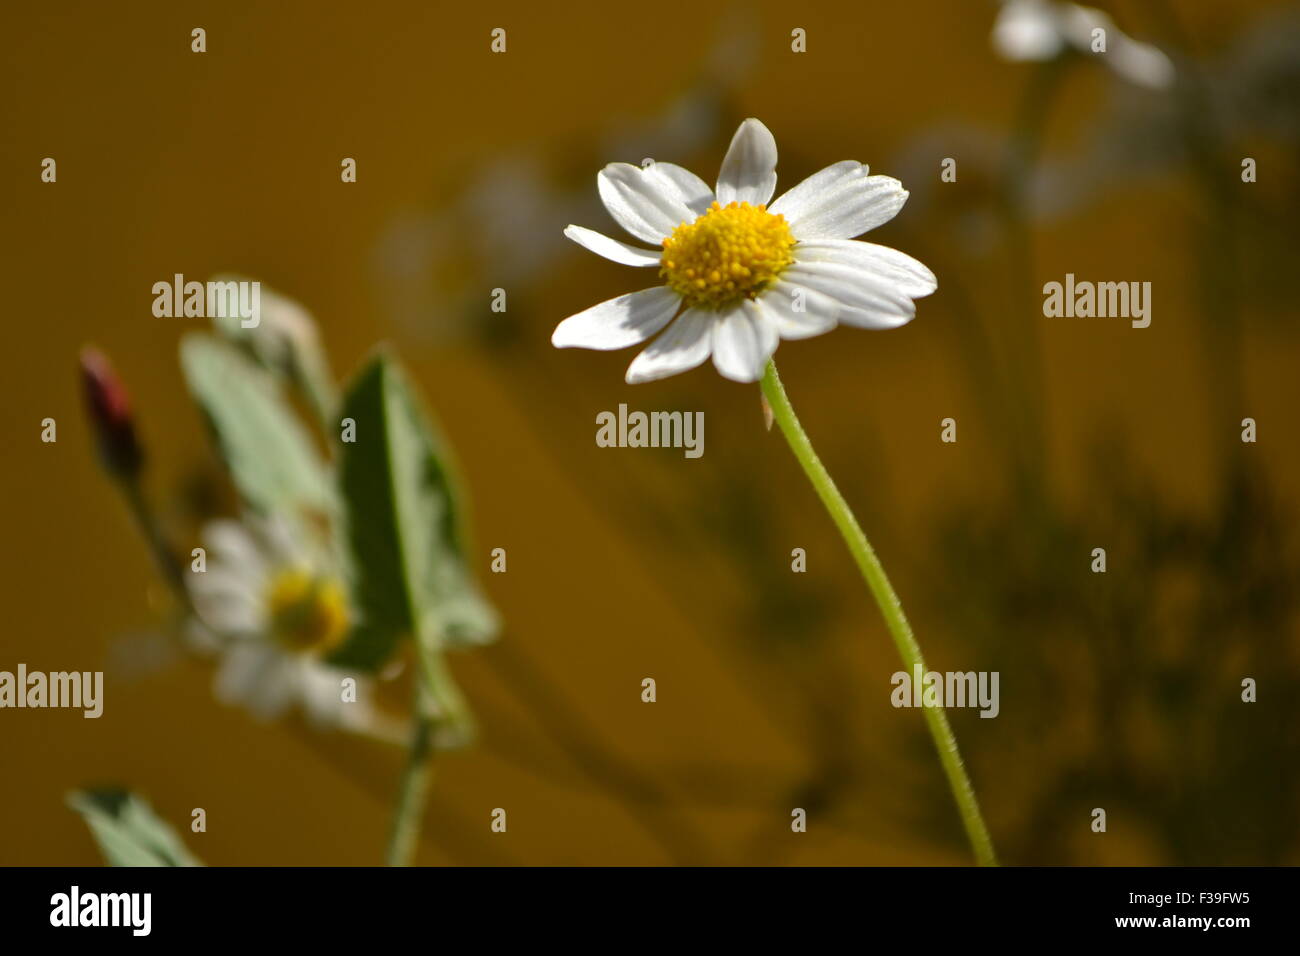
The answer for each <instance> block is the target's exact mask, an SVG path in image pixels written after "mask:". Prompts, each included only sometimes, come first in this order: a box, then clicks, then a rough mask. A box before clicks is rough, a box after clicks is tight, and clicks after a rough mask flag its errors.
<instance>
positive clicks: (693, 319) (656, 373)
mask: <svg viewBox="0 0 1300 956" xmlns="http://www.w3.org/2000/svg"><path fill="white" fill-rule="evenodd" d="M716 318H717V316H716V315H715V313H713V312H705V311H702V310H700V309H687V310H686V311H685V312H683V313H682V314H681V316H680V317H679V318H678V319H677V321H676V322H674V323H673V324H672V325H670V326H668V330H667V331H666V332H664V334H663V335H661V336H659V338H657V339H655V340H654V341H653V342H651V343H650V344H649V345H647V346H646V348H645V350H644V351H643V352H642V353H641V354H640V355H638V356H637V357H636V358H634V359H633V360H632V364H631V365H629V366H628V368H627V381H628V383H629V384H631V385H637V384H639V383H641V382H652V381H654V380H655V379H658V378H667V377H668V376H669V375H676V374H677V373H678V372H686V371H689V370H690V369H693V368H695V366H697V365H699V364H700V363H702V362H703V361H704V360H705V359H706V358H708V357H709V346H710V344H711V342H710V334H709V333H710V332H711V331H712V329H713V323H714V321H715V320H716Z"/></svg>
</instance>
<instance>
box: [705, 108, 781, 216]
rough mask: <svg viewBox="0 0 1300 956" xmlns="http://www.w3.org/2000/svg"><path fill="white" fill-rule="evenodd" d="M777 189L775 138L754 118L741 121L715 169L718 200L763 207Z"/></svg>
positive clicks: (725, 202) (725, 203)
mask: <svg viewBox="0 0 1300 956" xmlns="http://www.w3.org/2000/svg"><path fill="white" fill-rule="evenodd" d="M774 192H776V139H775V138H774V137H773V136H772V133H771V131H770V130H769V129H768V128H767V127H766V126H764V125H763V124H762V123H760V122H759V121H758V120H756V119H747V120H745V122H743V123H741V124H740V129H738V130H736V135H735V136H733V137H732V138H731V146H730V147H729V148H728V149H727V155H726V157H725V158H724V159H723V160H722V169H721V170H720V171H719V172H718V202H720V203H722V205H724V206H725V205H727V203H730V202H747V203H749V204H750V205H751V206H762V205H765V204H766V203H767V201H768V200H769V199H771V198H772V193H774Z"/></svg>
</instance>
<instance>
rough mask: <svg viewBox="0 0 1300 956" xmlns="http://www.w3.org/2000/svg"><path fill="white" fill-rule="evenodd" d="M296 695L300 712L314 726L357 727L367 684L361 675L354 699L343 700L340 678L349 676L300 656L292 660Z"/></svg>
mask: <svg viewBox="0 0 1300 956" xmlns="http://www.w3.org/2000/svg"><path fill="white" fill-rule="evenodd" d="M295 663H296V667H297V677H296V680H297V684H298V698H299V702H300V703H301V704H302V710H303V713H304V714H306V716H307V719H308V720H309V721H310V722H311V723H312V724H314V725H315V726H317V727H322V728H330V727H340V726H348V725H350V726H359V725H362V724H364V723H365V715H366V711H367V704H368V702H369V700H370V690H371V688H370V685H369V682H368V681H367V680H366V679H365V678H364V677H359V678H358V677H354V679H355V680H356V681H357V698H356V701H355V702H349V701H345V700H344V699H343V695H342V693H341V690H342V685H343V679H344V678H345V677H351V676H353V675H350V674H348V673H346V672H344V671H342V670H339V669H338V668H335V667H330V666H329V665H327V664H325V663H323V662H321V661H319V660H317V659H316V658H313V657H310V656H307V655H303V656H301V657H300V658H299V659H298V660H297V661H296V662H295Z"/></svg>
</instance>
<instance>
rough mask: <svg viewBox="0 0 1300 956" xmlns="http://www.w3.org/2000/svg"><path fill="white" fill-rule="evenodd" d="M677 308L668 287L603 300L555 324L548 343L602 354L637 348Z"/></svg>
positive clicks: (656, 330)
mask: <svg viewBox="0 0 1300 956" xmlns="http://www.w3.org/2000/svg"><path fill="white" fill-rule="evenodd" d="M680 305H681V299H679V298H678V296H677V293H675V292H673V290H672V289H670V288H668V287H667V286H655V287H654V288H653V289H642V290H641V291H640V292H630V293H628V294H627V295H620V296H619V297H618V298H616V299H606V300H605V301H604V302H602V303H600V304H599V305H593V306H592V307H591V308H590V309H587V310H586V311H585V312H579V313H578V314H577V315H571V316H569V317H568V318H567V319H565V320H564V321H563V322H561V323H560V324H559V325H557V326H556V327H555V331H554V332H552V333H551V344H552V345H554V346H555V347H556V348H557V349H567V348H573V347H575V346H576V347H577V348H582V349H600V350H601V351H608V350H610V349H625V348H627V347H628V346H629V345H639V344H640V343H642V342H644V341H645V340H646V339H648V338H650V336H652V335H654V334H655V333H656V332H658V331H659V330H660V329H662V328H663V327H664V326H665V325H667V324H668V322H669V320H670V319H672V317H673V314H674V313H675V312H676V311H677V309H678V307H679V306H680Z"/></svg>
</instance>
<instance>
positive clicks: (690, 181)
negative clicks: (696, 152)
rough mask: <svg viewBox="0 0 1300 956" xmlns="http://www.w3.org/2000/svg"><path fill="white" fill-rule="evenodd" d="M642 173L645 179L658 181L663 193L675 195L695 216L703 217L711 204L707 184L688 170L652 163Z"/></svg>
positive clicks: (676, 166) (710, 191)
mask: <svg viewBox="0 0 1300 956" xmlns="http://www.w3.org/2000/svg"><path fill="white" fill-rule="evenodd" d="M642 172H643V173H644V174H645V176H646V178H647V179H652V180H658V181H659V183H660V185H661V186H662V187H663V189H664V191H665V192H669V193H672V194H674V195H676V196H677V198H678V199H680V200H681V201H682V202H683V203H684V204H685V206H686V208H687V209H689V210H690V211H691V212H693V213H695V215H697V216H703V215H704V214H705V213H706V212H708V211H709V206H710V205H712V204H713V190H712V189H710V188H709V184H708V183H706V182H705V181H704V180H703V179H701V178H700V177H699V176H696V175H695V174H694V173H693V172H691V171H690V170H689V169H685V168H683V167H681V166H678V165H676V164H675V163H653V164H652V165H650V166H646V167H643V169H642Z"/></svg>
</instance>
